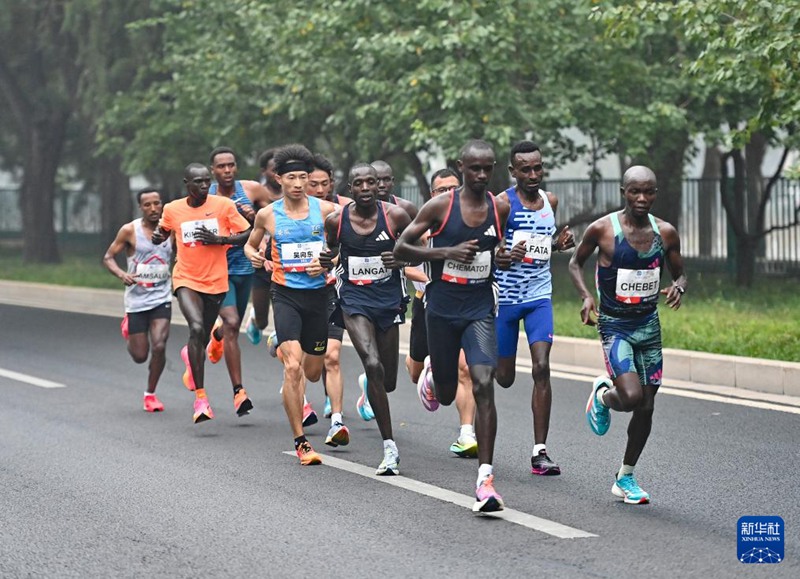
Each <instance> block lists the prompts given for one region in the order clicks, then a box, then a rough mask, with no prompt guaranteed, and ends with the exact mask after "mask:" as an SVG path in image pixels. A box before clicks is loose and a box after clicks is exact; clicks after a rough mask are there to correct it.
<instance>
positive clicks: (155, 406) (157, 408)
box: [144, 394, 164, 412]
mask: <svg viewBox="0 0 800 579" xmlns="http://www.w3.org/2000/svg"><path fill="white" fill-rule="evenodd" d="M144 411H145V412H163V411H164V405H163V404H162V403H161V400H159V399H158V398H157V397H156V395H155V394H151V395H149V396H145V397H144Z"/></svg>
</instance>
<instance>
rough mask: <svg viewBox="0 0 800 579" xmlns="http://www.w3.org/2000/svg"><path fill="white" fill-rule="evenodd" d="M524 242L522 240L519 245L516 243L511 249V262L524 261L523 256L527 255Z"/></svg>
mask: <svg viewBox="0 0 800 579" xmlns="http://www.w3.org/2000/svg"><path fill="white" fill-rule="evenodd" d="M526 245H527V244H526V243H525V240H524V239H523V240H522V241H520V242H519V243H517V244H516V245H515V246H514V247H512V248H511V253H510V254H509V255H510V256H511V261H522V260H523V259H525V254H526V253H527V251H526V250H527V247H526Z"/></svg>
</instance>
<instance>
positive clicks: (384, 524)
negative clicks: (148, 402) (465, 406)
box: [0, 305, 800, 577]
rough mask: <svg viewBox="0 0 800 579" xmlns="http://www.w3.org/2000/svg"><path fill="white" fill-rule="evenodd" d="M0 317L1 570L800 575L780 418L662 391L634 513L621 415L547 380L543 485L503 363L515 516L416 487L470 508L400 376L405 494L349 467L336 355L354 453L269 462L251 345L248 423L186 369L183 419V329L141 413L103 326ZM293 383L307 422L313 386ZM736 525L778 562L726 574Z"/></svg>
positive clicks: (320, 433) (503, 471)
mask: <svg viewBox="0 0 800 579" xmlns="http://www.w3.org/2000/svg"><path fill="white" fill-rule="evenodd" d="M176 315H178V316H179V315H180V314H179V313H178V312H176ZM0 327H1V328H2V332H0V371H2V372H0V392H1V393H2V398H1V399H0V576H2V577H27V576H46V577H87V576H92V577H109V576H113V577H131V576H148V577H160V576H168V577H231V576H242V575H244V576H258V577H261V576H263V577H288V576H298V575H299V574H304V575H307V576H326V577H352V576H356V575H365V576H382V577H414V576H416V577H433V576H437V577H521V576H547V577H620V576H623V575H624V576H639V575H646V576H648V577H672V576H675V575H684V576H691V577H699V576H703V577H736V576H752V575H753V574H754V572H755V571H758V572H759V573H758V575H759V576H764V577H798V576H800V564H798V563H797V560H798V556H800V539H798V533H797V527H798V524H800V488H799V487H800V485H798V484H797V482H798V480H800V477H799V476H798V474H800V466H798V461H797V457H798V452H797V440H798V439H800V436H799V435H800V422H798V415H797V414H794V413H787V412H782V411H779V410H775V409H760V408H752V407H748V406H744V405H741V404H738V403H736V404H730V403H725V402H723V401H720V400H714V401H708V400H697V399H692V398H687V397H683V396H675V395H670V394H666V393H664V394H660V395H659V397H658V398H657V401H656V416H655V423H654V426H653V433H652V436H651V439H650V445H649V446H648V447H647V449H646V450H645V454H644V456H643V457H642V460H641V462H640V465H639V467H638V469H637V478H638V479H639V482H640V483H641V485H642V487H644V488H645V489H646V490H648V491H649V492H650V494H651V496H652V500H653V502H652V504H650V505H642V506H631V505H624V504H622V503H621V502H619V501H618V499H616V498H614V497H613V496H612V495H611V493H610V487H611V484H612V477H613V473H614V472H615V470H616V468H617V467H618V466H619V462H620V459H621V454H622V448H623V444H624V436H625V425H626V424H627V417H626V416H622V415H619V414H615V415H614V416H613V417H612V426H611V430H610V432H609V433H608V435H606V436H605V437H603V438H599V437H596V436H594V435H593V434H591V433H590V431H589V430H588V427H587V426H586V423H585V418H584V415H583V407H584V404H585V400H586V396H587V393H588V389H589V382H588V381H587V379H582V378H580V377H576V379H574V380H567V379H562V378H555V379H554V380H553V388H554V404H553V415H552V421H551V424H552V425H551V432H550V437H549V440H548V442H549V450H550V454H551V457H552V458H553V459H555V460H556V461H558V462H559V463H560V464H561V466H562V470H563V475H562V476H560V477H546V478H545V477H535V476H533V475H531V474H530V468H529V457H530V452H531V445H532V435H531V416H530V402H529V400H530V390H531V379H530V376H529V374H526V373H525V372H524V371H521V372H519V373H518V378H517V384H516V385H515V386H514V387H512V388H511V389H510V390H501V389H499V388H498V389H497V390H496V399H497V404H498V414H499V431H498V441H497V449H496V453H495V478H496V487H497V490H498V491H499V492H500V493H501V494H503V496H504V498H505V500H506V504H507V506H508V507H509V508H510V509H513V511H517V512H518V513H517V514H516V515H515V517H516V519H518V521H520V522H522V524H519V522H514V521H510V520H499V519H494V518H491V517H486V516H476V515H474V514H473V513H471V512H470V511H469V510H468V509H466V508H464V507H462V506H458V505H457V504H453V503H452V502H447V501H446V500H441V499H440V498H435V497H433V496H430V495H431V494H433V495H435V494H437V493H439V494H441V495H443V496H444V495H446V492H450V493H456V494H457V495H456V500H455V502H458V497H459V496H461V497H462V498H464V499H465V500H468V497H469V496H470V495H471V493H472V491H473V488H474V480H475V477H476V471H477V464H476V461H474V460H467V459H459V458H456V457H454V456H452V455H451V454H450V453H449V452H448V447H449V445H450V443H451V442H452V441H453V439H454V438H455V436H456V433H457V422H458V421H457V416H456V414H455V410H454V409H453V408H442V409H440V410H439V411H438V412H436V413H428V412H426V411H425V410H424V409H423V408H422V407H421V405H420V403H419V400H418V399H417V397H416V393H415V390H414V388H413V386H412V385H411V383H410V381H409V380H408V379H407V377H406V376H405V375H402V376H401V377H400V380H399V386H398V391H397V392H395V393H393V394H392V395H391V396H390V401H391V405H392V416H393V423H394V426H395V439H396V441H397V445H398V448H399V450H400V456H401V465H400V466H401V472H402V474H403V477H398V478H397V479H396V481H395V482H397V481H398V480H399V482H401V483H402V484H404V485H405V487H406V488H398V487H395V486H392V485H390V484H386V482H385V480H384V479H381V478H380V477H372V476H362V475H361V474H358V473H357V472H355V473H354V472H350V471H358V469H359V465H361V466H363V467H368V469H369V470H374V468H375V467H376V466H377V465H378V463H379V462H380V460H381V458H382V450H381V442H380V436H379V434H378V431H377V427H376V426H375V424H374V422H372V423H365V422H363V421H361V420H360V419H359V418H358V417H357V414H356V412H355V401H356V398H357V396H358V388H357V387H356V386H355V384H356V377H357V375H358V374H359V373H360V371H361V367H360V363H359V361H358V359H357V357H356V355H355V352H354V351H353V349H352V348H349V347H345V348H344V349H343V355H342V367H343V374H344V380H345V421H346V423H347V425H348V426H349V428H350V430H351V440H352V442H351V444H350V445H349V446H347V447H340V448H338V449H330V448H328V447H326V446H325V445H324V444H323V441H324V436H325V433H326V431H327V426H328V425H327V421H326V420H323V419H321V420H320V423H319V424H317V425H315V426H312V427H311V428H309V429H308V434H309V438H310V440H311V442H312V444H313V445H314V447H315V448H316V449H317V450H318V451H321V452H323V453H324V454H325V455H327V456H333V457H336V458H338V459H341V461H343V462H340V461H335V462H336V465H335V466H332V465H331V464H330V463H331V462H334V461H329V464H324V465H322V466H318V467H300V466H299V464H298V461H297V459H296V457H294V456H293V454H292V455H288V454H285V452H286V451H291V450H292V437H291V433H290V431H289V428H288V424H287V422H286V418H285V414H284V412H283V408H282V406H281V402H280V396H279V394H278V389H279V387H280V381H281V367H280V365H279V363H278V362H277V360H274V359H272V358H269V357H268V356H267V354H266V349H265V347H264V345H263V343H262V345H261V346H260V347H253V346H251V345H250V344H249V342H247V341H246V340H245V339H244V337H243V344H242V351H243V364H244V376H245V386H246V387H247V389H248V392H249V393H250V396H251V398H252V399H253V401H254V404H255V406H256V409H255V411H254V413H253V414H252V415H251V416H248V417H245V418H241V419H239V418H237V417H236V416H235V414H234V412H233V406H232V397H231V390H230V382H229V380H228V377H227V373H226V371H225V368H224V363H220V364H219V365H217V366H214V367H211V368H210V369H209V370H207V379H206V380H207V390H208V392H209V398H210V401H211V404H212V406H213V408H214V411H215V413H216V416H217V418H216V419H215V420H213V421H210V422H207V423H204V424H201V425H194V424H192V421H191V415H192V400H193V397H192V395H191V394H190V393H189V392H188V391H187V390H186V389H185V388H184V387H183V385H182V384H181V374H182V372H183V366H182V364H181V362H180V358H179V356H178V352H179V349H180V347H181V345H182V344H183V343H185V339H186V328H185V327H184V326H173V328H172V335H171V337H170V341H169V343H168V363H167V369H166V370H165V373H164V376H163V377H162V381H161V385H160V387H159V396H160V398H161V400H162V401H163V402H164V404H165V406H166V411H165V412H164V413H161V414H155V415H150V414H146V413H144V412H143V411H142V410H141V396H142V392H143V390H144V383H145V376H146V369H145V367H144V366H137V365H135V364H134V363H133V362H132V361H131V360H130V359H129V357H128V355H127V352H126V351H125V347H124V342H123V340H122V338H121V337H120V336H119V330H118V320H115V319H113V318H109V317H100V316H92V315H79V314H69V313H58V312H54V311H46V310H38V309H30V308H22V307H14V306H4V305H0ZM9 371H10V372H17V373H20V374H22V376H16V377H14V378H10V377H9V376H10V374H9ZM30 378H38V379H41V380H46V381H52V382H55V383H59V384H63V385H64V386H65V387H62V388H44V387H41V386H36V385H33V384H31V383H29V381H26V380H30ZM45 385H47V384H46V383H45ZM308 393H309V397H310V399H311V400H312V402H313V403H314V405H315V407H316V408H317V410H318V411H319V412H320V413H321V410H322V402H323V394H322V388H321V385H318V384H311V385H309V387H308ZM344 469H349V470H344ZM362 470H364V469H362ZM416 482H422V483H427V485H432V486H425V485H419V484H416ZM433 487H436V488H433ZM437 489H443V490H441V491H440V490H437ZM422 493H427V494H422ZM445 498H447V496H445ZM524 514H529V515H534V516H535V517H539V518H540V519H546V520H547V521H551V522H555V523H559V524H561V525H565V526H567V527H568V528H571V529H572V530H574V531H577V532H579V533H580V532H584V534H587V535H589V534H590V535H595V536H589V537H583V538H568V539H565V538H559V537H558V536H554V535H553V534H549V533H548V532H544V531H542V530H536V529H537V528H543V529H547V528H550V527H548V526H547V524H546V523H547V521H545V522H544V523H543V522H542V521H537V520H534V521H533V523H532V526H533V528H531V526H525V525H527V524H530V523H531V521H530V520H528V519H526V518H525V516H524ZM517 515H518V516H517ZM743 515H780V516H782V517H783V519H784V521H785V522H786V526H787V530H786V545H785V551H786V555H785V557H786V558H785V560H784V561H783V562H782V563H780V564H778V565H765V566H762V567H763V568H760V569H758V570H755V569H753V566H752V565H744V564H741V563H739V562H738V560H737V555H736V532H737V520H738V519H739V517H740V516H743ZM515 517H511V518H515ZM537 525H539V526H538V527H537Z"/></svg>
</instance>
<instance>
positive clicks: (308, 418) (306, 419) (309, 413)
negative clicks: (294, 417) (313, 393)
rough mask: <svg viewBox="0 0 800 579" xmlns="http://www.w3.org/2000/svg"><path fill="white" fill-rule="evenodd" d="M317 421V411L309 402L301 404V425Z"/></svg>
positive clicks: (308, 424) (309, 424)
mask: <svg viewBox="0 0 800 579" xmlns="http://www.w3.org/2000/svg"><path fill="white" fill-rule="evenodd" d="M316 423H317V413H316V412H314V409H313V408H311V402H306V403H305V404H304V405H303V426H311V425H312V424H316Z"/></svg>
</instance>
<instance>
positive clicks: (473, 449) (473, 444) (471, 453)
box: [450, 434, 478, 458]
mask: <svg viewBox="0 0 800 579" xmlns="http://www.w3.org/2000/svg"><path fill="white" fill-rule="evenodd" d="M450 452H452V453H455V454H456V455H457V456H460V457H461V458H478V441H477V439H476V438H475V437H474V436H473V435H471V434H467V435H463V434H462V435H461V436H459V437H458V439H456V441H455V442H454V443H453V444H451V445H450Z"/></svg>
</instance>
